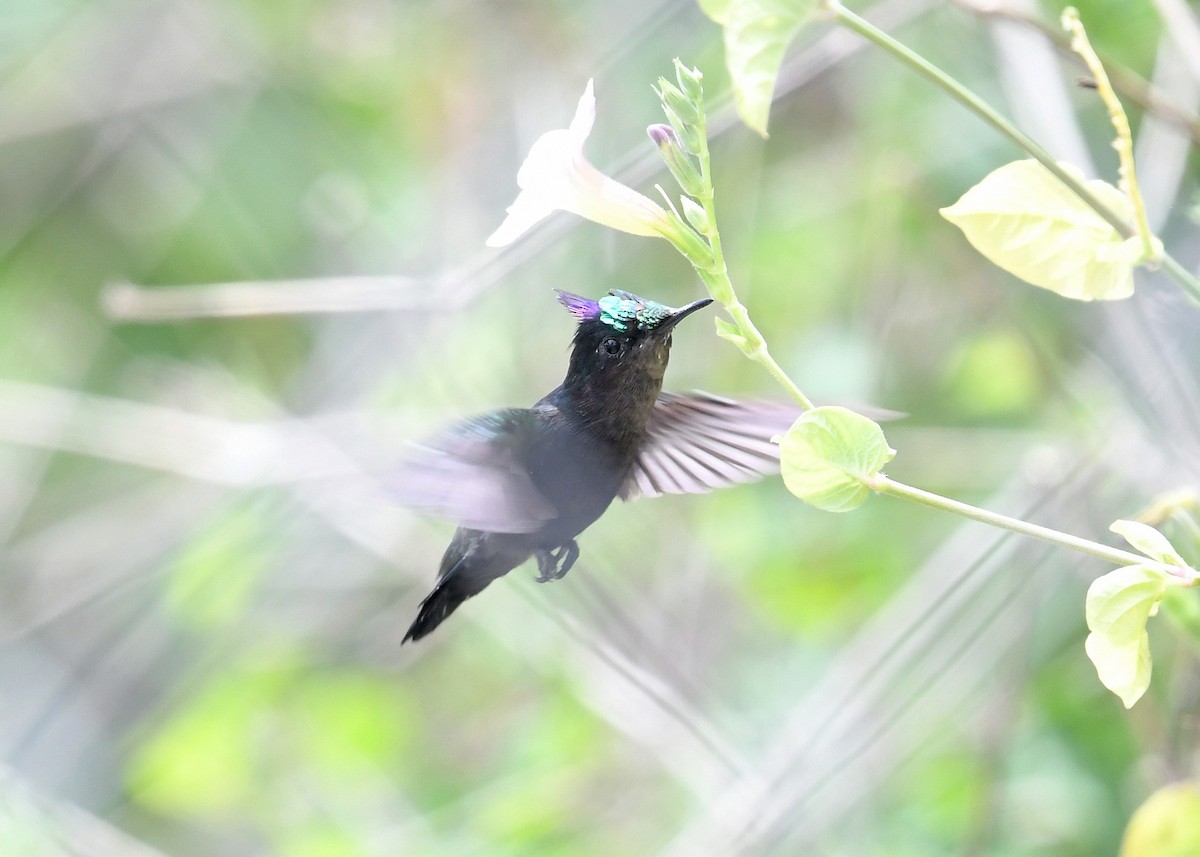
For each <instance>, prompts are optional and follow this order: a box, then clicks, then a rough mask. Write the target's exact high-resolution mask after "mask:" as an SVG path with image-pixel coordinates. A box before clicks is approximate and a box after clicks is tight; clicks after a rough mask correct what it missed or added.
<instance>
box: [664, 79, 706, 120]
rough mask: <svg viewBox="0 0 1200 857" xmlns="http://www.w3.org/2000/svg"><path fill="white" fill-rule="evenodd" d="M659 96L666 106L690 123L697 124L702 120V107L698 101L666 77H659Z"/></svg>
mask: <svg viewBox="0 0 1200 857" xmlns="http://www.w3.org/2000/svg"><path fill="white" fill-rule="evenodd" d="M658 97H659V99H660V100H661V101H662V103H663V105H664V106H665V107H669V108H670V109H671V110H673V111H675V115H676V116H678V117H679V118H680V119H682V120H683V121H684V122H686V123H687V124H688V125H695V124H696V123H698V122H699V121H700V109H699V108H698V107H697V106H696V103H695V102H694V101H692V100H691V99H690V98H688V97H687V96H686V95H684V94H683V90H681V89H680V88H679V87H678V86H676V85H675V84H673V83H671V82H670V81H669V80H667V79H666V78H665V77H660V78H659V79H658Z"/></svg>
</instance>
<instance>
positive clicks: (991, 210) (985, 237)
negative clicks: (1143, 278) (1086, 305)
mask: <svg viewBox="0 0 1200 857" xmlns="http://www.w3.org/2000/svg"><path fill="white" fill-rule="evenodd" d="M1064 166H1066V165H1064ZM1085 184H1086V186H1087V188H1088V189H1089V190H1091V191H1092V193H1094V194H1095V195H1096V196H1097V198H1099V199H1100V201H1101V202H1103V203H1104V204H1105V205H1107V206H1108V207H1109V208H1110V209H1112V210H1113V211H1114V212H1116V213H1117V214H1119V215H1121V216H1123V217H1128V216H1129V215H1130V213H1131V209H1130V203H1129V199H1128V197H1126V196H1125V194H1123V193H1121V191H1119V190H1117V189H1116V188H1115V187H1113V186H1112V185H1110V184H1108V183H1107V182H1103V181H1099V180H1093V181H1089V182H1086V183H1085ZM941 213H942V216H943V217H945V218H946V219H947V220H949V221H950V222H951V223H953V224H954V225H955V226H957V227H958V228H959V229H961V230H962V231H963V234H964V235H966V237H967V240H968V241H970V242H971V244H972V246H974V247H975V249H976V250H978V251H979V252H980V253H982V254H983V255H984V256H986V257H987V258H988V259H990V260H991V261H992V262H994V263H995V264H996V265H999V266H1000V267H1001V268H1003V269H1004V270H1006V271H1008V272H1009V273H1011V274H1013V275H1014V276H1017V277H1020V278H1021V279H1022V280H1025V281H1026V282H1028V283H1032V284H1033V285H1035V286H1040V287H1042V288H1044V289H1049V290H1050V291H1052V292H1055V293H1057V294H1059V295H1062V296H1063V297H1066V298H1073V299H1075V300H1081V301H1090V300H1117V299H1120V298H1127V297H1129V296H1130V295H1131V294H1133V266H1134V265H1135V264H1137V262H1139V261H1140V257H1141V252H1140V249H1139V247H1138V246H1137V245H1135V244H1131V243H1129V242H1127V241H1126V239H1124V238H1123V237H1122V236H1121V234H1120V233H1119V232H1117V230H1116V229H1114V228H1113V227H1112V225H1111V224H1110V223H1109V222H1108V221H1106V220H1105V219H1104V218H1102V217H1101V216H1100V215H1099V214H1097V213H1096V212H1095V211H1093V210H1092V209H1091V208H1089V207H1088V206H1087V204H1086V203H1084V201H1083V200H1081V199H1080V198H1079V197H1077V196H1076V195H1075V194H1074V193H1073V192H1072V191H1071V189H1070V188H1068V187H1067V186H1066V185H1064V184H1063V183H1062V182H1061V181H1059V180H1058V179H1057V178H1056V177H1055V176H1054V174H1053V173H1051V172H1050V171H1049V170H1048V169H1046V168H1045V167H1044V166H1042V165H1041V164H1039V163H1038V162H1037V161H1033V160H1026V161H1014V162H1013V163H1011V164H1005V165H1004V166H1002V167H1000V168H999V169H997V170H994V171H993V172H991V173H990V174H989V175H988V176H986V177H985V178H984V179H983V181H981V182H980V183H979V184H977V185H975V187H973V188H971V189H970V190H968V191H967V192H966V193H965V194H963V196H962V198H961V199H959V201H958V202H956V203H954V205H952V206H950V207H949V208H943V209H942V210H941Z"/></svg>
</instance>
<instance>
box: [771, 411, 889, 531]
mask: <svg viewBox="0 0 1200 857" xmlns="http://www.w3.org/2000/svg"><path fill="white" fill-rule="evenodd" d="M779 453H780V463H781V470H782V474H783V483H784V484H785V485H786V486H787V489H788V490H789V491H791V492H792V493H793V494H795V495H796V496H797V497H799V498H800V499H801V500H803V501H804V502H806V503H811V504H812V505H814V506H816V507H817V508H818V509H825V510H826V511H829V512H849V511H850V510H851V509H854V508H857V507H858V506H861V505H862V504H863V502H864V501H865V500H866V499H867V495H868V493H869V492H870V490H871V488H870V485H869V484H868V482H869V480H870V479H871V478H872V477H874V476H876V475H877V474H878V473H879V470H880V468H882V467H883V465H885V464H887V463H888V462H889V461H891V460H892V458H893V457H894V456H895V455H896V450H894V449H892V448H891V447H890V446H888V444H887V440H886V439H885V438H884V436H883V429H881V428H880V427H879V426H878V425H876V424H875V423H874V422H872V421H871V420H869V419H867V418H866V417H864V416H862V415H861V414H856V413H854V412H853V411H848V410H846V409H845V408H839V407H824V408H813V409H812V410H810V411H806V412H805V413H804V415H803V416H801V417H800V419H798V420H796V422H795V423H794V424H793V425H792V427H791V428H790V429H788V432H787V434H785V435H784V436H783V440H782V441H781V443H780V449H779Z"/></svg>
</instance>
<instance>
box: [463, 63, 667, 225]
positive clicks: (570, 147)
mask: <svg viewBox="0 0 1200 857" xmlns="http://www.w3.org/2000/svg"><path fill="white" fill-rule="evenodd" d="M595 119H596V98H595V95H594V92H593V85H592V81H590V80H589V81H588V85H587V88H586V89H585V90H584V91H583V96H582V97H581V98H580V99H579V105H578V106H577V107H576V109H575V116H574V118H573V119H572V120H571V125H570V127H569V128H562V129H558V130H555V131H548V132H546V133H545V134H543V135H542V136H541V137H539V138H538V139H537V141H536V142H535V143H534V144H533V148H531V149H530V150H529V155H528V156H527V157H526V158H525V162H524V163H523V164H521V169H520V170H518V171H517V186H518V187H519V188H520V189H521V192H520V194H519V195H518V196H517V199H516V201H514V202H513V204H512V205H511V206H509V208H508V216H507V217H505V219H504V222H503V223H501V224H500V228H498V229H497V230H496V231H495V232H493V233H492V234H491V235H490V236H488V239H487V242H486V243H487V245H488V246H489V247H503V246H504V245H506V244H511V243H512V242H513V241H515V240H516V239H517V238H519V237H521V236H522V235H523V234H525V232H527V231H528V230H529V229H531V228H532V227H533V226H534V225H535V224H537V223H538V222H540V221H541V220H542V219H544V218H545V217H546V216H547V215H549V214H550V213H551V212H553V211H570V212H572V213H574V214H578V215H580V216H581V217H586V218H587V219H588V220H591V221H594V222H596V223H599V224H601V225H603V226H609V227H612V228H613V229H619V230H621V231H622V232H629V233H631V234H633V235H647V236H660V237H666V235H667V234H669V232H670V230H671V229H672V226H673V224H672V221H671V217H670V215H669V214H668V213H667V212H666V210H665V209H663V208H662V207H661V206H660V205H658V204H657V203H656V202H654V201H653V200H651V199H649V198H648V197H646V196H643V195H642V194H640V193H638V192H637V191H635V190H634V189H633V188H630V187H626V186H625V185H623V184H621V183H620V182H618V181H616V180H614V179H611V178H609V177H608V176H606V175H604V173H602V172H600V171H599V170H597V169H596V168H595V167H594V166H592V164H591V162H589V161H588V159H587V157H586V156H585V155H584V153H583V144H584V143H585V142H586V140H587V137H588V134H590V133H591V130H592V125H593V124H594V123H595Z"/></svg>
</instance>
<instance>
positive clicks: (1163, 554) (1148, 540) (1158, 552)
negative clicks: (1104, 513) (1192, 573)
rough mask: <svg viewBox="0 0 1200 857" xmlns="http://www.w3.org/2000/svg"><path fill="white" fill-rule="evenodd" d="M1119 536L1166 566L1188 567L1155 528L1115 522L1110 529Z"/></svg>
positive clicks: (1137, 523) (1131, 522)
mask: <svg viewBox="0 0 1200 857" xmlns="http://www.w3.org/2000/svg"><path fill="white" fill-rule="evenodd" d="M1109 529H1110V530H1112V531H1113V532H1114V533H1116V534H1117V535H1118V536H1121V537H1122V538H1123V539H1125V541H1127V542H1129V544H1130V545H1132V546H1133V548H1134V550H1136V551H1138V552H1139V553H1144V554H1145V555H1146V556H1148V557H1150V559H1156V560H1158V561H1159V562H1161V563H1164V564H1166V565H1178V566H1184V565H1187V563H1185V562H1184V561H1183V557H1181V556H1180V555H1179V552H1178V551H1176V550H1175V548H1174V547H1173V546H1172V545H1171V543H1170V542H1169V541H1167V537H1166V536H1164V535H1163V534H1162V533H1160V532H1159V531H1158V530H1156V529H1154V527H1151V526H1148V525H1147V524H1143V523H1141V522H1139V521H1125V520H1121V521H1114V522H1113V525H1112V526H1111V527H1109Z"/></svg>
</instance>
